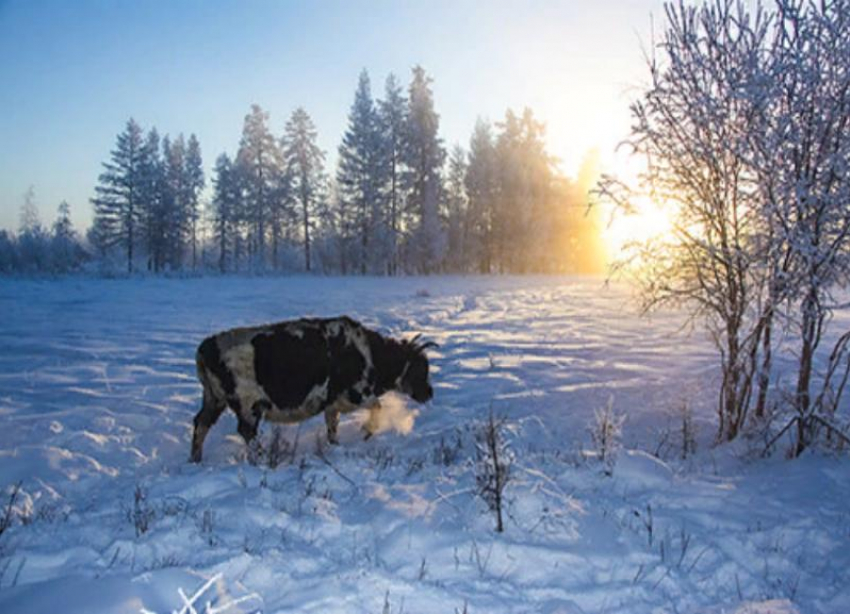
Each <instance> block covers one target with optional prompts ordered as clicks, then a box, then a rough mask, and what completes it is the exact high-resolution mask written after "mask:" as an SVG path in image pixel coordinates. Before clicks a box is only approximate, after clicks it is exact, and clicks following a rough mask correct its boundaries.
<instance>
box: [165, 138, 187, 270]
mask: <svg viewBox="0 0 850 614" xmlns="http://www.w3.org/2000/svg"><path fill="white" fill-rule="evenodd" d="M162 153H163V180H164V190H163V205H164V207H163V209H164V211H163V214H164V219H165V253H166V259H167V261H168V264H169V267H170V268H171V270H177V269H179V268H180V267H181V266H182V264H183V251H184V249H185V247H186V242H187V237H188V236H189V232H190V227H191V221H190V216H189V185H188V181H187V179H188V176H187V173H186V141H185V140H184V139H183V135H182V134H180V135H178V136H177V138H176V139H175V140H174V141H171V139H170V138H169V137H165V139H163V142H162Z"/></svg>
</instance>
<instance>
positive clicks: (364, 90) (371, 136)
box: [337, 70, 386, 274]
mask: <svg viewBox="0 0 850 614" xmlns="http://www.w3.org/2000/svg"><path fill="white" fill-rule="evenodd" d="M381 136H382V135H381V127H380V124H379V121H378V114H377V111H376V109H375V105H374V103H373V101H372V93H371V86H370V82H369V74H368V73H367V72H366V71H365V70H363V71H362V72H361V73H360V79H359V82H358V85H357V91H356V93H355V95H354V103H353V104H352V106H351V111H350V113H349V116H348V129H347V130H346V132H345V134H344V135H343V138H342V144H341V145H340V148H339V167H338V170H337V185H338V190H339V197H340V213H341V214H342V215H343V218H344V220H345V221H346V222H347V223H346V224H345V226H346V227H348V228H351V229H352V230H354V232H355V233H356V241H357V244H358V247H359V249H358V251H357V255H356V258H357V262H356V263H352V265H354V266H356V268H357V269H359V271H360V273H361V274H366V272H367V271H369V270H374V269H376V268H377V267H378V266H380V265H384V264H385V263H384V262H382V260H383V258H382V256H384V254H382V253H381V251H382V250H381V246H380V245H379V242H380V240H381V239H382V238H383V237H384V236H386V233H384V232H382V231H383V227H382V226H383V219H382V213H383V211H382V210H383V206H382V204H383V199H384V194H383V191H382V185H381V183H382V179H383V176H384V172H383V171H384V169H383V168H382V164H383V162H384V159H383V155H382V154H383V151H382V142H381Z"/></svg>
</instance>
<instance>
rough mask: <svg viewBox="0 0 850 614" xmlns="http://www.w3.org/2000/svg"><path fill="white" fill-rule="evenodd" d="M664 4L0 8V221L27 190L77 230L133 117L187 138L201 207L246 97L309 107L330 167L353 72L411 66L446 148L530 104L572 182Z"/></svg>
mask: <svg viewBox="0 0 850 614" xmlns="http://www.w3.org/2000/svg"><path fill="white" fill-rule="evenodd" d="M660 7H661V3H660V2H655V1H650V0H641V2H639V3H637V4H631V3H630V5H629V6H628V7H623V6H622V3H620V2H614V1H609V2H604V3H601V4H593V3H591V2H588V1H585V0H582V1H581V2H575V3H564V2H543V1H537V2H532V3H528V4H526V5H524V6H523V7H522V8H518V7H516V6H515V5H511V3H509V2H506V1H503V0H500V1H499V2H494V3H492V4H491V3H488V4H487V6H486V8H485V7H480V6H476V5H475V3H473V2H468V1H463V2H458V3H450V2H444V1H443V2H439V3H436V4H434V3H430V4H429V5H428V6H427V7H426V6H424V5H410V4H405V5H396V4H394V3H390V2H371V3H368V4H367V3H356V5H355V4H352V3H344V2H339V1H334V2H327V3H323V4H322V5H321V6H318V5H309V6H305V5H296V4H276V3H271V2H264V1H254V2H250V3H235V2H215V3H201V2H184V3H179V4H177V5H173V6H172V5H166V4H165V3H149V4H145V5H135V4H129V3H117V4H114V5H111V4H104V3H100V2H92V1H85V2H80V3H74V4H69V3H63V2H56V1H51V2H45V3H40V4H38V5H35V4H28V3H24V2H21V1H17V0H13V1H10V2H6V3H0V54H2V55H3V57H6V58H15V61H13V62H5V63H3V64H2V65H0V79H2V80H3V82H4V83H7V84H9V85H10V87H7V88H4V92H3V93H0V134H3V135H4V136H5V138H4V142H5V143H6V145H7V146H6V147H5V148H3V152H2V153H0V228H4V229H9V230H16V229H17V228H18V221H19V211H20V208H21V204H22V203H23V200H24V194H25V193H26V191H27V190H28V189H29V187H30V186H33V188H34V191H35V202H36V205H37V206H38V210H39V213H40V216H41V220H42V223H44V224H49V223H50V222H51V221H52V220H53V219H54V217H55V212H56V208H57V207H58V205H59V203H60V202H61V201H63V200H65V201H67V202H68V203H69V204H70V207H71V219H72V221H73V223H74V226H75V227H76V228H77V230H79V231H83V230H85V229H86V228H87V227H88V226H89V225H90V222H91V219H92V205H91V203H90V202H89V199H90V198H91V196H93V194H94V186H95V184H96V183H97V177H98V175H99V174H100V172H101V169H102V163H103V162H104V161H105V160H107V159H108V156H109V152H110V151H111V150H112V148H113V147H114V144H115V137H116V135H117V134H118V133H119V132H120V131H121V130H123V128H124V126H125V124H126V121H127V120H128V119H129V118H131V117H132V118H134V119H135V120H136V121H137V122H138V123H139V124H140V125H142V127H143V128H145V129H150V128H151V127H154V126H155V127H156V128H157V129H158V130H159V132H160V134H162V135H164V134H171V135H172V136H176V135H177V134H179V133H181V132H182V133H184V134H185V135H186V136H187V137H188V135H189V134H191V133H195V134H196V135H197V137H198V139H199V141H200V144H201V149H202V152H203V158H204V170H205V174H206V180H207V185H208V187H207V189H206V190H205V193H204V196H205V198H204V200H206V199H207V197H208V195H209V183H210V177H211V169H212V166H213V164H214V162H215V158H216V157H217V156H218V155H219V154H221V153H224V152H226V153H229V154H233V153H234V152H235V151H236V148H237V146H238V143H239V136H240V133H241V129H242V121H243V118H244V116H245V114H246V113H248V111H249V109H250V105H251V104H254V103H256V104H259V105H260V106H262V107H263V109H264V110H266V111H268V112H269V113H270V116H271V126H272V129H273V131H274V133H275V135H276V136H280V135H281V134H282V132H283V125H284V123H285V121H286V119H287V117H288V116H289V114H290V113H291V112H292V110H293V109H295V108H296V107H298V106H303V107H304V108H305V109H306V110H307V112H308V113H310V115H311V116H312V118H313V120H314V121H315V123H316V125H317V128H318V131H319V145H320V146H321V148H322V149H323V150H324V151H325V153H326V163H327V169H328V170H329V171H330V172H333V170H334V168H335V163H336V158H337V148H338V146H339V142H340V139H341V137H342V134H343V131H344V129H345V127H346V125H347V122H348V113H349V109H350V106H351V103H352V101H353V98H354V90H355V87H356V84H357V79H358V76H359V73H360V71H361V70H362V69H364V68H365V69H366V70H367V71H368V72H369V75H370V78H371V81H372V93H373V97H375V98H380V97H381V96H382V90H383V83H384V80H385V78H386V76H387V75H388V74H389V73H390V72H393V73H395V74H396V76H397V77H398V79H399V81H400V82H401V83H402V84H403V85H404V86H405V88H406V86H407V84H408V83H409V78H410V69H411V68H412V67H413V66H414V65H416V64H420V65H422V66H423V67H424V68H425V70H426V71H427V72H428V74H429V76H430V77H431V78H432V79H433V89H434V96H435V105H436V110H437V112H438V113H439V115H440V136H441V137H442V139H443V141H444V144H445V145H446V147H447V148H450V147H452V146H453V145H454V144H456V143H457V144H460V145H461V146H463V147H464V148H467V146H468V142H469V137H470V135H471V133H472V129H473V126H474V123H475V120H476V118H477V117H479V116H480V117H483V118H485V119H488V120H490V121H491V122H493V123H496V122H498V121H499V120H500V119H501V118H502V117H503V115H504V113H505V111H506V110H507V109H508V108H512V109H516V110H520V109H522V108H524V107H528V108H530V109H532V111H533V112H534V113H535V116H536V117H537V118H538V119H539V120H541V121H542V122H544V123H545V125H546V129H547V132H546V135H547V143H548V146H549V151H550V152H551V153H552V154H553V155H554V156H556V157H557V158H558V159H559V160H560V164H559V166H560V170H561V172H563V173H564V174H565V175H567V176H572V177H574V176H575V174H576V172H577V171H578V167H579V164H580V162H581V160H582V158H583V157H584V156H585V155H586V154H587V152H589V151H591V150H593V149H597V150H598V151H599V153H600V156H601V159H602V162H603V165H605V166H607V167H610V166H611V165H613V164H616V163H615V162H614V160H615V157H616V156H615V151H614V150H615V148H616V145H617V143H618V142H619V141H620V140H621V139H623V138H625V136H626V135H627V133H628V127H629V120H630V118H629V109H628V106H629V102H630V101H631V99H632V98H633V97H634V92H632V91H631V89H632V88H633V87H634V86H637V85H638V84H639V83H640V81H641V78H642V77H643V74H644V73H643V70H645V63H644V59H643V55H642V53H641V47H642V44H645V43H646V41H647V40H648V39H649V38H650V36H651V15H652V14H657V13H658V10H659V9H660ZM469 41H475V43H474V45H473V44H470V43H469Z"/></svg>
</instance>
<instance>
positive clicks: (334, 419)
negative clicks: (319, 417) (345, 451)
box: [325, 404, 339, 444]
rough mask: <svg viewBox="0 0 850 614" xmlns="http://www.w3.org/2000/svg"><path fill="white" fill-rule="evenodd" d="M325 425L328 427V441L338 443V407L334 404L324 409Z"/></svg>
mask: <svg viewBox="0 0 850 614" xmlns="http://www.w3.org/2000/svg"><path fill="white" fill-rule="evenodd" d="M325 425H327V427H328V443H332V444H338V443H339V436H338V435H337V431H338V430H339V407H337V406H336V405H335V404H334V405H331V406H330V407H328V408H326V409H325Z"/></svg>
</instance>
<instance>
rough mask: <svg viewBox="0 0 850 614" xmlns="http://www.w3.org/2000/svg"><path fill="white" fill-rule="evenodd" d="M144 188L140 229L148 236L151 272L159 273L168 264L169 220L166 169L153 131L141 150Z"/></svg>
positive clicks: (157, 137) (141, 192) (146, 242)
mask: <svg viewBox="0 0 850 614" xmlns="http://www.w3.org/2000/svg"><path fill="white" fill-rule="evenodd" d="M139 169H140V175H141V185H140V189H139V203H140V204H139V207H140V218H141V219H140V222H141V223H140V226H141V228H142V229H143V234H144V237H145V244H146V245H145V247H146V249H147V255H148V270H149V271H154V272H159V271H160V270H162V267H163V266H164V264H165V248H166V239H165V232H166V227H167V223H168V222H167V219H166V217H165V209H164V207H165V203H164V198H163V189H164V186H165V183H164V177H163V173H164V169H163V163H162V156H161V154H160V140H159V133H158V132H157V130H156V128H151V130H150V131H149V132H148V135H147V137H146V138H145V142H144V145H143V147H142V156H141V161H140V163H139Z"/></svg>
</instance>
